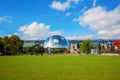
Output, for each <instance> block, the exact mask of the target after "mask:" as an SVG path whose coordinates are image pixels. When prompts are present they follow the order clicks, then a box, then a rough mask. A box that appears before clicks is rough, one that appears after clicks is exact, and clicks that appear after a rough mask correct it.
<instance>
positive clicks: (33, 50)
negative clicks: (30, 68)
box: [28, 46, 36, 55]
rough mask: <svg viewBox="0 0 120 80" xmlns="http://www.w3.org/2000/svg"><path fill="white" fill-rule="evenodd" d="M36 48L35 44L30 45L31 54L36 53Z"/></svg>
mask: <svg viewBox="0 0 120 80" xmlns="http://www.w3.org/2000/svg"><path fill="white" fill-rule="evenodd" d="M35 49H36V47H35V46H32V47H29V48H28V52H29V53H30V54H31V55H33V53H35Z"/></svg>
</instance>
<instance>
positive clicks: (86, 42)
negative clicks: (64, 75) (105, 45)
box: [80, 39, 92, 53]
mask: <svg viewBox="0 0 120 80" xmlns="http://www.w3.org/2000/svg"><path fill="white" fill-rule="evenodd" d="M91 48H92V43H91V41H90V40H89V39H88V40H84V41H83V42H82V43H81V44H80V50H81V51H82V52H85V53H89V52H90V50H91Z"/></svg>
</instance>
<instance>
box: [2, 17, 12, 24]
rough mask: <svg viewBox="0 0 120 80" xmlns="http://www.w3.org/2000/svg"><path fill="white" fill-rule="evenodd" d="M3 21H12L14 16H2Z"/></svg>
mask: <svg viewBox="0 0 120 80" xmlns="http://www.w3.org/2000/svg"><path fill="white" fill-rule="evenodd" d="M2 22H7V23H12V17H11V16H2V17H0V23H2Z"/></svg>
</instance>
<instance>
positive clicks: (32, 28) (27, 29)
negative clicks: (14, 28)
mask: <svg viewBox="0 0 120 80" xmlns="http://www.w3.org/2000/svg"><path fill="white" fill-rule="evenodd" d="M20 32H21V33H20ZM15 34H16V35H19V36H21V38H22V39H25V40H36V39H45V38H46V37H48V36H50V35H61V34H62V32H61V31H59V30H56V31H50V25H45V24H44V23H37V22H33V23H31V24H29V25H24V26H21V27H19V29H18V32H17V33H15Z"/></svg>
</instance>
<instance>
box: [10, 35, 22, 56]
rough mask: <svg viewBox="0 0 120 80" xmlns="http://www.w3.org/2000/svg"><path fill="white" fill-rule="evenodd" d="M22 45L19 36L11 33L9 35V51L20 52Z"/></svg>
mask: <svg viewBox="0 0 120 80" xmlns="http://www.w3.org/2000/svg"><path fill="white" fill-rule="evenodd" d="M22 45H23V43H22V41H21V40H20V38H19V36H17V35H12V36H11V37H10V46H11V48H10V50H11V53H13V54H16V53H18V52H20V51H21V47H22Z"/></svg>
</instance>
